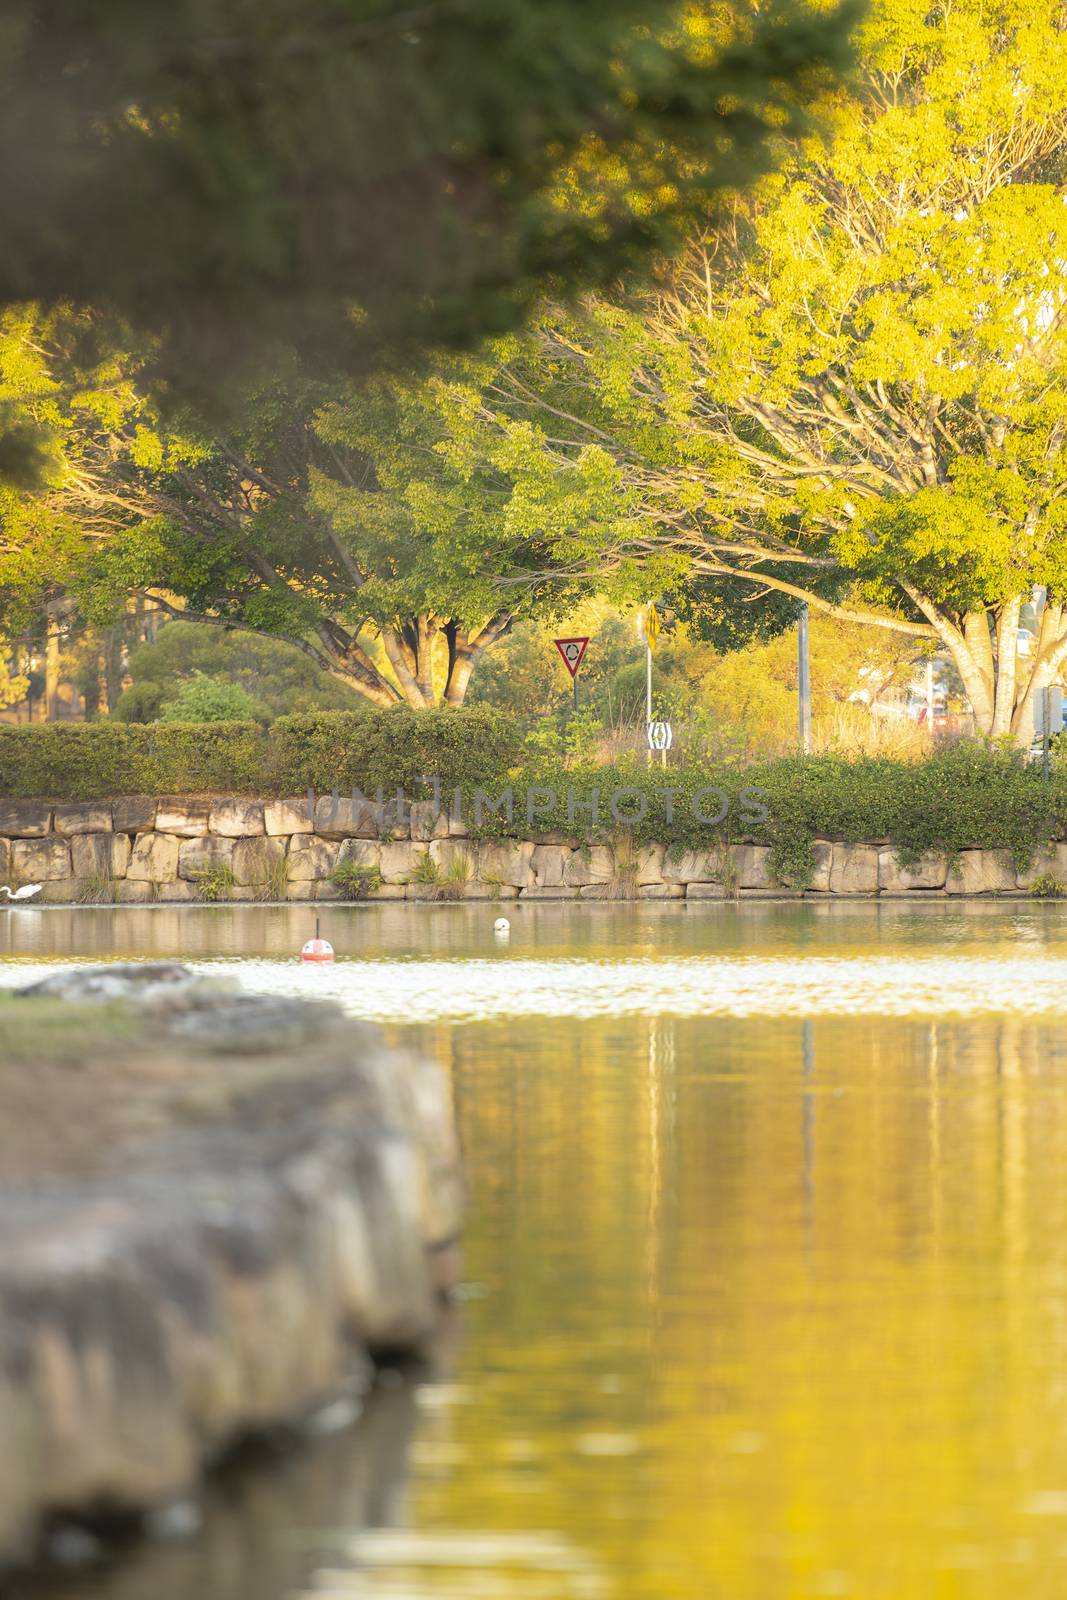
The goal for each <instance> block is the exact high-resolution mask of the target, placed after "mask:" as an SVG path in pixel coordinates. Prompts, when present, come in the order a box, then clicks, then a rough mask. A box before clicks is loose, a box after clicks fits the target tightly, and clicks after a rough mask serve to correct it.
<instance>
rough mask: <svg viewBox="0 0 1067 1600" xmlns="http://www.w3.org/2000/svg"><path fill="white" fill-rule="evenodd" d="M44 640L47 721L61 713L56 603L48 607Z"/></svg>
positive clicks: (45, 709) (53, 720)
mask: <svg viewBox="0 0 1067 1600" xmlns="http://www.w3.org/2000/svg"><path fill="white" fill-rule="evenodd" d="M46 627H47V631H46V633H45V642H44V714H45V720H46V721H47V722H55V720H56V718H57V717H58V715H59V618H58V616H57V615H56V609H55V606H54V605H50V606H49V607H48V622H47V625H46Z"/></svg>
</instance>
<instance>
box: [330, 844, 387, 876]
mask: <svg viewBox="0 0 1067 1600" xmlns="http://www.w3.org/2000/svg"><path fill="white" fill-rule="evenodd" d="M383 849H384V846H383V845H381V844H379V843H378V841H377V839H346V840H345V841H344V843H343V844H341V845H339V846H338V850H337V865H338V866H339V867H340V866H343V865H344V864H345V863H346V862H349V861H350V862H352V864H353V865H354V866H357V867H367V868H368V869H369V870H370V871H373V870H374V868H375V867H377V869H378V871H379V872H381V870H382V850H383Z"/></svg>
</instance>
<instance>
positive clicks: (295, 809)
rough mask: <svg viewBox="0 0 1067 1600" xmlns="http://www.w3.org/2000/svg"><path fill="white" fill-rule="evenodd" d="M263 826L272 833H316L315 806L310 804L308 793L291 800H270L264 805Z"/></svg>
mask: <svg viewBox="0 0 1067 1600" xmlns="http://www.w3.org/2000/svg"><path fill="white" fill-rule="evenodd" d="M263 826H264V827H265V828H266V830H267V832H268V833H269V834H271V835H275V836H277V835H280V834H292V833H314V831H315V808H314V806H311V807H309V806H308V800H307V795H294V796H293V797H292V798H291V799H289V800H268V801H267V803H266V804H265V805H264V807H263Z"/></svg>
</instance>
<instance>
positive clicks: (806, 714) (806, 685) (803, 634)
mask: <svg viewBox="0 0 1067 1600" xmlns="http://www.w3.org/2000/svg"><path fill="white" fill-rule="evenodd" d="M797 690H798V698H799V701H800V748H801V749H802V750H803V752H804V754H805V755H810V754H811V646H810V642H809V639H808V603H807V601H805V602H804V604H803V605H802V606H801V608H800V627H799V628H798V629H797Z"/></svg>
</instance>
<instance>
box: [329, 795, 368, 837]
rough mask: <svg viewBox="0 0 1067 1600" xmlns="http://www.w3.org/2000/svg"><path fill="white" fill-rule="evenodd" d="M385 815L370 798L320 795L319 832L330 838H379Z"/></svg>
mask: <svg viewBox="0 0 1067 1600" xmlns="http://www.w3.org/2000/svg"><path fill="white" fill-rule="evenodd" d="M383 824H384V818H383V816H382V813H381V812H380V810H379V809H378V807H377V806H375V805H373V804H372V803H371V802H370V801H368V800H361V799H357V798H353V797H352V796H351V795H349V796H348V797H347V798H346V797H345V796H344V795H338V796H336V797H335V796H334V795H332V794H324V795H320V797H319V799H318V800H317V801H316V802H315V832H316V833H318V834H321V835H322V836H323V837H324V838H326V839H377V837H378V835H379V834H380V833H381V831H382V827H383Z"/></svg>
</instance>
